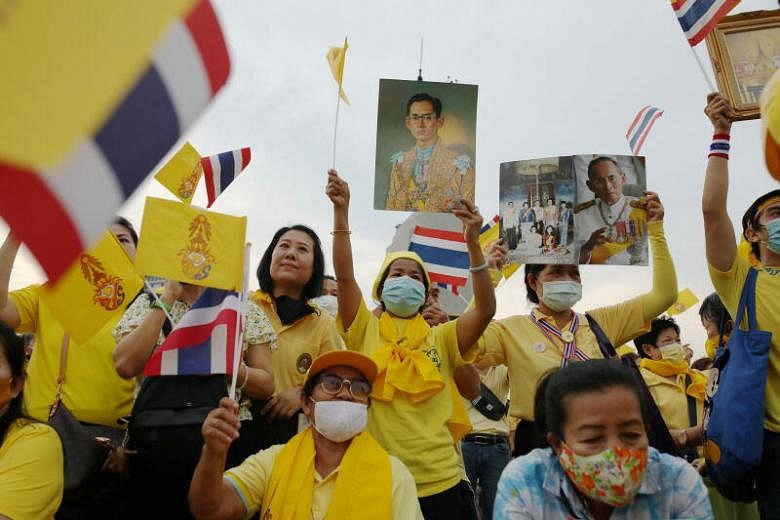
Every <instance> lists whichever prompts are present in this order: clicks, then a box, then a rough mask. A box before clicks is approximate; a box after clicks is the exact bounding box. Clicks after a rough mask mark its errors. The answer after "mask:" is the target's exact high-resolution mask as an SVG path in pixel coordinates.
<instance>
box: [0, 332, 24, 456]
mask: <svg viewBox="0 0 780 520" xmlns="http://www.w3.org/2000/svg"><path fill="white" fill-rule="evenodd" d="M0 348H2V349H3V353H4V354H5V357H6V359H7V360H8V364H9V365H11V377H13V378H14V379H17V380H18V379H21V378H23V377H24V340H22V338H21V337H20V336H17V335H16V334H15V333H14V331H13V330H12V329H11V328H10V327H9V326H8V325H6V324H5V323H3V322H2V321H0ZM22 400H23V398H22V392H19V395H17V396H16V397H14V398H13V399H11V402H10V403H9V405H8V410H7V411H6V412H5V414H4V415H3V416H2V417H0V446H2V445H3V441H4V440H5V434H6V433H8V428H10V427H11V423H13V422H14V421H15V420H16V419H19V418H20V417H24V414H23V413H22Z"/></svg>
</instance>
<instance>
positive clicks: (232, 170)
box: [200, 148, 252, 208]
mask: <svg viewBox="0 0 780 520" xmlns="http://www.w3.org/2000/svg"><path fill="white" fill-rule="evenodd" d="M251 160H252V153H251V151H250V149H249V148H241V149H240V150H233V151H232V152H222V153H220V154H217V155H209V156H208V157H204V158H203V159H201V160H200V163H201V164H202V165H203V173H204V174H205V177H206V194H207V195H208V199H209V203H208V205H207V206H206V207H208V208H210V207H211V205H212V204H214V201H215V200H217V197H219V195H220V193H222V192H223V191H225V190H226V189H227V187H228V185H230V183H231V182H233V181H234V180H235V178H236V177H238V174H239V173H241V172H242V171H244V169H245V168H246V167H247V166H248V165H249V161H251Z"/></svg>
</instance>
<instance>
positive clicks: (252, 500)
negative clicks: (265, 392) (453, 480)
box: [224, 444, 422, 520]
mask: <svg viewBox="0 0 780 520" xmlns="http://www.w3.org/2000/svg"><path fill="white" fill-rule="evenodd" d="M283 447H284V445H283V444H277V445H276V446H271V447H270V448H268V449H266V450H262V451H259V452H258V453H256V454H254V455H252V456H250V457H248V458H247V459H246V460H245V461H244V462H243V463H241V465H240V466H238V467H235V468H232V469H229V470H227V471H226V472H225V475H224V478H225V480H227V481H228V482H229V483H230V485H232V486H233V489H235V490H236V493H238V497H239V498H240V499H241V502H243V504H244V508H245V509H246V511H247V516H251V515H254V514H255V513H257V511H258V510H259V508H260V506H261V505H262V503H263V495H264V494H265V488H266V486H267V485H268V482H269V480H270V478H271V471H272V470H273V468H274V461H275V460H276V456H277V455H278V454H279V451H280V450H281V449H282V448H283ZM390 471H391V472H392V476H391V479H392V485H393V489H392V508H393V518H394V519H396V520H407V519H420V520H422V513H421V512H420V504H419V502H418V501H417V494H416V490H415V487H414V478H412V474H411V473H409V470H408V469H406V466H404V465H403V463H402V462H401V461H400V460H398V459H397V458H395V457H393V456H392V455H390ZM338 473H339V469H338V468H336V469H335V470H333V471H332V472H331V473H330V474H329V475H327V476H326V477H324V478H323V477H321V476H320V475H319V474H318V473H317V470H315V471H314V496H313V497H312V502H311V518H312V520H322V519H324V518H325V515H326V514H327V512H328V507H329V506H330V501H331V498H332V497H333V490H334V489H335V488H336V479H337V478H338ZM366 485H371V483H370V482H367V483H366Z"/></svg>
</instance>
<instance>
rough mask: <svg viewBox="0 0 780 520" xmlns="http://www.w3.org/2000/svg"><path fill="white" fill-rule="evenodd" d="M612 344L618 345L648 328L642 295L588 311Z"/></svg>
mask: <svg viewBox="0 0 780 520" xmlns="http://www.w3.org/2000/svg"><path fill="white" fill-rule="evenodd" d="M588 314H590V315H591V316H592V317H593V319H594V320H596V323H598V324H599V326H600V327H601V329H602V330H603V331H604V333H605V334H606V335H607V338H609V340H610V341H611V342H612V344H613V345H614V346H616V347H617V346H620V345H622V344H623V343H626V342H627V341H630V340H632V339H634V338H635V337H637V336H639V335H641V334H644V333H645V332H647V331H648V330H649V324H648V323H647V322H645V319H644V315H643V312H642V296H638V297H636V298H632V299H630V300H626V301H624V302H621V303H618V304H616V305H610V306H609V307H601V308H599V309H593V310H592V311H588Z"/></svg>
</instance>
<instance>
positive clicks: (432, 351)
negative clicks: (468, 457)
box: [338, 301, 464, 497]
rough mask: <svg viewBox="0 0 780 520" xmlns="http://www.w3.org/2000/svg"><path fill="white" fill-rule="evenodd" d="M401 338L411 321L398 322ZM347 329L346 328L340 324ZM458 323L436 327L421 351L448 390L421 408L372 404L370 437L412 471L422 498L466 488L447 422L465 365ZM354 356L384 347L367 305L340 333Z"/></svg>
mask: <svg viewBox="0 0 780 520" xmlns="http://www.w3.org/2000/svg"><path fill="white" fill-rule="evenodd" d="M394 321H395V323H396V327H398V328H399V332H401V333H402V332H403V331H402V330H400V329H402V328H404V327H405V325H406V322H407V321H408V320H405V319H401V318H394ZM338 325H339V326H340V325H341V322H340V321H339V322H338ZM455 327H456V321H450V322H448V323H444V324H443V325H438V326H436V327H433V328H431V329H430V331H429V332H428V336H427V338H426V339H425V342H424V344H423V346H421V347H420V349H421V350H422V351H423V352H424V353H425V355H426V356H428V358H429V359H430V360H431V361H432V362H433V364H434V365H435V366H436V368H437V369H438V370H439V373H440V374H441V377H442V379H443V380H444V388H442V389H441V391H440V392H438V393H437V394H436V395H434V396H432V397H430V398H429V399H427V400H425V401H423V402H422V403H419V404H412V403H411V402H410V401H409V400H408V399H406V398H405V397H400V398H396V399H393V400H392V401H390V402H382V401H379V400H377V399H374V400H373V401H371V406H370V407H369V409H368V431H369V432H370V433H371V435H373V436H374V438H375V439H376V440H377V441H378V442H379V444H380V445H381V446H382V447H383V448H384V449H386V450H387V451H388V453H390V454H391V455H395V456H396V457H398V458H399V459H401V461H403V463H404V464H406V466H407V467H408V468H409V471H411V472H412V475H414V480H415V481H416V482H417V494H418V495H419V496H421V497H427V496H431V495H435V494H436V493H440V492H442V491H444V490H446V489H449V488H451V487H453V486H454V485H456V484H457V483H458V482H460V480H461V478H462V472H461V470H460V469H458V464H459V456H458V454H457V452H456V451H455V446H454V443H453V441H452V435H451V434H450V431H449V429H448V428H447V421H448V420H449V419H450V416H451V415H452V393H451V389H450V386H449V385H450V384H451V382H452V372H453V370H455V368H457V367H459V366H460V365H462V364H464V361H463V358H461V356H460V351H459V350H458V337H457V332H456V330H455ZM340 332H341V333H342V337H343V338H344V343H345V344H346V345H347V348H348V349H350V350H355V351H358V352H362V353H363V354H366V355H368V356H371V355H372V354H373V353H374V352H376V351H377V350H379V349H380V348H381V347H382V346H384V345H383V344H382V340H381V339H380V335H379V318H377V317H376V316H375V315H374V314H373V313H372V312H371V311H369V310H368V307H366V303H365V302H364V301H361V303H360V307H359V308H358V312H357V315H356V316H355V321H353V322H352V325H351V326H350V328H349V330H347V331H340Z"/></svg>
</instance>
